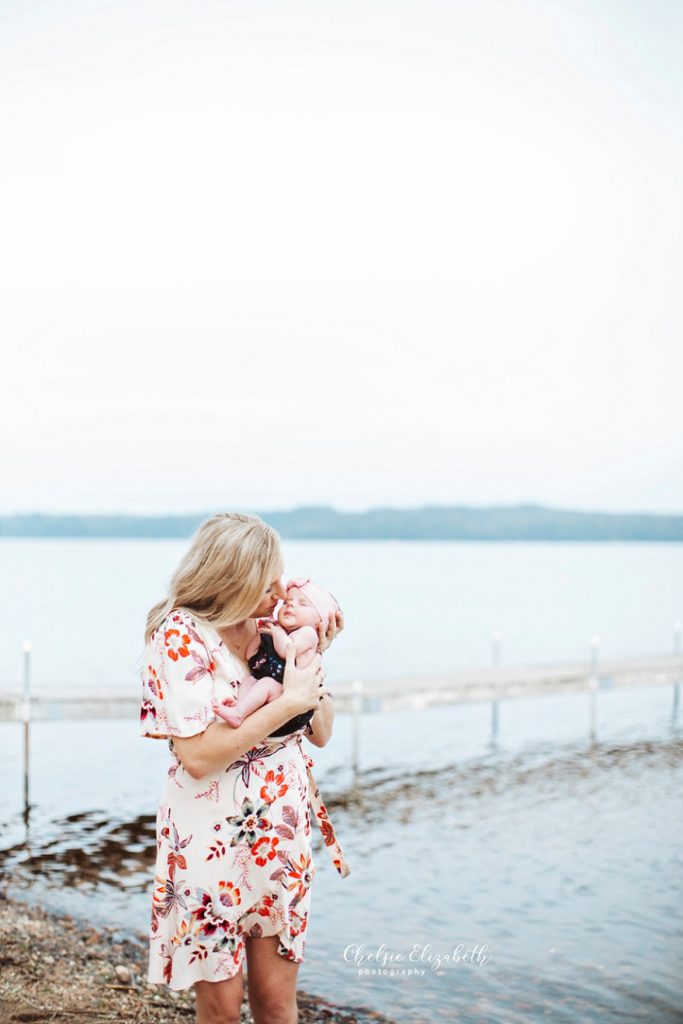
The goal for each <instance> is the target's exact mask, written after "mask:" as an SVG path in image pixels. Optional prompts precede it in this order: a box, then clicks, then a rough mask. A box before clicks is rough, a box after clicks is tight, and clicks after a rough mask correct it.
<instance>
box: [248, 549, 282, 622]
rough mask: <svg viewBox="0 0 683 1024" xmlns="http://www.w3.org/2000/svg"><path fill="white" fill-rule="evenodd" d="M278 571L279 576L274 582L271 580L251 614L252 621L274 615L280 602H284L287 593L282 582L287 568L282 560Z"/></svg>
mask: <svg viewBox="0 0 683 1024" xmlns="http://www.w3.org/2000/svg"><path fill="white" fill-rule="evenodd" d="M276 571H277V573H278V575H277V576H274V577H273V579H272V580H269V582H268V584H267V587H266V589H265V590H264V591H263V596H262V597H261V600H260V602H259V604H258V606H257V607H256V609H255V610H254V611H253V612H252V613H251V618H252V619H259V618H264V617H265V616H267V615H272V613H273V612H274V611H275V606H276V604H277V603H278V601H282V600H284V598H285V593H286V591H285V587H284V584H283V582H282V575H283V573H284V571H285V566H284V562H283V561H282V560H280V562H279V564H278V566H277V570H276Z"/></svg>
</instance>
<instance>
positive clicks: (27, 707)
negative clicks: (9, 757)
mask: <svg viewBox="0 0 683 1024" xmlns="http://www.w3.org/2000/svg"><path fill="white" fill-rule="evenodd" d="M22 650H23V653H24V699H23V701H22V705H21V718H22V721H23V723H24V820H25V822H26V823H27V824H28V816H29V807H30V802H29V801H30V792H29V769H30V738H31V641H30V640H24V643H23V647H22Z"/></svg>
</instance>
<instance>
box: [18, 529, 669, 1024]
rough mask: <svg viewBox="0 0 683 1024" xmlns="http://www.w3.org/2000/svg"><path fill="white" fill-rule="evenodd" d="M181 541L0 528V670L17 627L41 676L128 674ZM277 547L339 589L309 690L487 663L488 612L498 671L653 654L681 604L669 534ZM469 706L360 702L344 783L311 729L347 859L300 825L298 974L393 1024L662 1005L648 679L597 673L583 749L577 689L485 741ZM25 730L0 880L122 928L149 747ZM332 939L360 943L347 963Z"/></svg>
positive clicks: (663, 919)
mask: <svg viewBox="0 0 683 1024" xmlns="http://www.w3.org/2000/svg"><path fill="white" fill-rule="evenodd" d="M182 549H183V545H179V544H176V543H175V542H174V543H169V542H152V543H150V542H109V541H107V542H74V541H70V542H61V541H59V542H52V541H40V542H34V541H24V542H14V541H12V542H9V541H6V542H3V543H1V544H0V555H1V556H2V558H3V562H2V566H3V573H4V580H5V584H6V585H5V586H4V587H3V592H4V602H5V610H6V614H4V615H3V630H4V631H5V635H4V636H3V643H2V645H0V646H1V648H2V650H3V656H4V657H5V658H6V660H5V662H4V663H3V672H4V675H5V678H6V679H8V680H9V681H10V682H11V681H15V682H16V681H18V679H19V669H20V660H19V656H18V654H17V655H15V654H13V653H11V652H10V653H9V654H8V653H7V648H8V646H9V647H10V648H13V646H14V644H15V640H16V644H17V646H19V645H20V642H21V640H22V639H23V637H24V636H25V635H30V636H31V637H32V639H33V641H34V643H35V645H36V659H35V661H36V664H35V669H36V677H37V680H38V682H39V683H40V685H41V687H44V688H45V689H48V688H52V687H54V688H57V689H60V688H63V687H64V685H66V684H67V683H68V684H73V685H74V686H75V685H76V684H78V685H79V686H83V685H88V686H97V685H98V684H100V685H105V684H106V685H107V686H110V685H120V686H121V687H122V688H128V687H131V688H133V687H135V686H137V682H136V680H135V678H134V663H135V659H136V657H137V653H138V649H137V647H136V644H137V639H136V632H137V631H139V628H140V623H141V621H142V618H143V617H144V612H145V609H146V607H147V605H148V604H150V603H151V602H152V601H153V600H154V599H155V598H156V597H157V596H158V595H159V593H160V592H162V591H163V584H164V578H165V576H167V575H168V573H169V572H170V571H171V570H172V568H173V565H174V564H175V562H176V561H177V558H178V556H179V554H180V552H181V551H182ZM286 555H287V563H288V566H287V567H288V571H289V572H291V573H292V574H293V573H301V572H307V573H308V572H310V573H311V574H312V575H314V576H316V577H319V578H320V579H321V581H324V582H326V583H327V584H328V586H330V588H331V589H333V590H334V592H335V593H336V594H337V595H338V597H339V599H340V601H341V603H342V607H344V610H345V613H346V619H347V629H346V630H345V632H344V634H343V635H342V637H340V639H339V641H338V650H337V652H336V662H335V663H334V668H333V670H332V671H330V683H331V684H332V685H333V679H334V674H333V673H336V674H337V675H338V677H339V678H348V677H351V676H358V675H361V676H364V677H369V676H370V675H372V674H373V673H374V674H376V675H382V674H386V673H387V672H394V671H418V670H419V669H421V668H424V667H425V665H426V666H427V667H428V668H429V669H431V670H434V671H440V670H444V669H445V668H459V667H465V666H468V665H477V664H480V665H486V664H488V663H489V658H490V652H489V643H490V632H491V630H492V629H500V630H501V632H502V633H503V652H504V660H506V661H509V662H533V661H549V660H554V659H556V658H558V659H559V658H572V657H580V656H584V655H585V654H586V650H587V641H588V638H589V637H590V635H591V633H592V632H594V631H596V630H597V631H598V632H600V633H601V635H602V636H603V644H604V653H605V655H615V656H616V655H621V654H637V653H646V652H657V651H666V650H667V649H670V643H671V624H672V622H673V620H674V619H675V618H676V617H678V616H680V613H681V608H682V607H683V592H682V589H683V571H682V570H683V546H678V545H587V544H586V545H568V544H558V545H546V544H542V545H535V544H534V545H516V544H510V545H507V544H505V545H503V544H493V545H488V544H473V545H460V544H453V545H450V544H387V545H382V544H355V543H338V544H337V543H334V544H328V543H318V544H315V543H310V544H309V543H305V544H304V543H300V544H296V545H292V544H289V545H286ZM10 598H11V600H10ZM437 616H438V617H437ZM102 623H104V624H105V627H104V630H103V629H102ZM378 631H379V632H378ZM95 635H97V636H99V637H100V638H102V637H104V640H100V642H98V646H97V647H96V648H95V647H94V646H93V642H92V637H93V636H95ZM380 636H381V639H380ZM407 636H415V637H416V638H417V640H416V643H415V644H413V645H410V644H407V643H406V637H407ZM444 637H445V638H447V639H448V641H449V642H448V644H447V645H444ZM332 654H333V650H331V651H330V652H329V654H328V655H326V661H327V663H328V666H331V665H332V657H331V656H332ZM490 715H491V712H490V706H489V705H487V704H484V703H482V704H468V705H460V706H452V707H446V708H431V709H426V710H423V711H420V712H419V713H417V712H408V711H402V712H391V713H385V714H382V715H377V714H366V715H364V716H363V719H362V722H361V740H360V752H361V757H360V773H359V776H358V777H357V778H354V776H353V773H352V771H351V769H350V751H351V733H350V719H349V717H348V716H346V715H338V717H337V720H336V723H335V734H334V737H333V739H332V741H331V743H330V744H329V745H328V746H327V747H325V748H324V749H322V750H318V749H317V748H313V747H309V748H308V749H309V750H310V752H311V754H312V756H313V759H314V761H315V769H314V773H315V776H316V779H317V781H318V783H319V785H320V788H321V791H322V794H323V798H324V800H325V803H326V804H327V806H328V808H329V810H330V813H331V816H332V818H333V821H334V824H335V828H336V829H337V833H338V836H339V839H340V841H341V843H342V846H343V848H344V852H345V854H346V856H347V859H348V861H349V864H350V866H351V870H352V874H351V875H350V876H349V877H348V878H346V879H341V878H340V877H339V875H338V874H337V873H336V871H334V869H333V867H332V864H331V862H330V861H329V858H328V856H327V854H326V852H325V850H324V849H322V846H321V841H320V836H319V833H318V832H317V830H315V829H314V859H315V861H316V863H317V865H318V872H317V874H316V880H315V886H314V891H313V897H312V907H311V922H310V932H309V937H308V943H307V949H306V963H305V964H303V965H302V967H301V969H300V972H299V980H300V985H301V987H302V988H304V989H306V990H308V991H310V992H315V993H318V994H320V995H321V996H324V997H326V998H328V999H330V1000H332V1001H334V1002H338V1003H343V1004H345V1005H363V1004H364V1005H366V1006H370V1007H373V1008H375V1009H377V1010H381V1011H383V1012H385V1013H387V1014H388V1015H390V1016H392V1017H393V1018H394V1019H395V1020H396V1021H399V1022H401V1024H403V1022H405V1024H409V1022H410V1024H426V1022H430V1024H432V1022H434V1021H439V1020H453V1021H455V1020H457V1021H460V1022H464V1024H498V1022H501V1024H503V1022H504V1024H518V1022H519V1024H524V1022H527V1021H537V1020H538V1021H540V1020H550V1021H553V1022H556V1021H557V1022H565V1021H566V1022H572V1024H578V1022H582V1024H583V1022H591V1024H592V1022H596V1024H602V1022H617V1021H618V1022H624V1021H640V1020H642V1021H647V1022H653V1021H657V1022H660V1021H662V1022H669V1021H671V1022H674V1021H677V1022H680V1021H681V1020H683V986H682V985H681V980H680V979H681V972H680V964H681V960H682V954H683V925H682V923H681V916H680V912H679V908H680V906H681V902H682V899H683V863H682V860H683V854H682V851H683V814H682V813H681V812H682V811H683V806H682V803H683V801H682V798H681V793H683V737H682V736H681V724H680V718H679V717H678V716H677V715H676V714H674V710H673V693H672V688H671V687H651V688H643V689H636V690H628V691H625V690H604V691H600V693H599V701H598V727H597V737H598V741H597V743H596V744H591V743H590V742H589V740H588V727H589V709H588V704H587V697H586V695H585V694H568V695H563V696H546V697H536V698H529V699H526V700H509V701H503V702H502V703H501V708H500V729H499V734H498V736H497V739H496V740H495V742H492V739H491V736H490ZM31 749H32V779H31V784H32V791H31V792H32V804H33V809H32V816H31V823H30V830H29V832H28V834H26V830H25V827H24V824H23V822H22V818H21V795H22V782H21V727H20V726H19V725H18V724H17V723H0V772H1V773H2V776H1V777H2V780H3V785H2V787H1V788H0V870H1V871H2V878H3V880H4V882H5V884H9V886H10V890H11V891H13V892H15V893H17V894H18V895H20V896H22V897H23V898H27V899H37V900H38V899H39V900H41V901H42V902H44V903H46V904H47V905H48V906H50V907H52V908H54V909H61V910H66V911H68V912H69V913H72V914H75V915H76V916H80V917H84V918H87V919H89V920H92V921H93V922H94V923H96V924H98V925H104V924H109V925H115V926H117V927H118V928H120V929H121V930H122V931H125V932H127V933H132V934H138V935H139V934H141V933H142V934H144V933H145V932H146V929H147V924H148V919H149V905H150V900H151V882H152V876H151V871H152V864H153V858H154V852H155V845H154V817H155V812H156V804H157V800H158V796H159V793H160V790H161V785H162V780H163V777H164V773H165V770H166V766H167V764H168V759H169V752H168V749H167V747H166V745H165V743H163V742H155V741H152V740H149V739H142V738H140V737H139V736H138V733H137V722H134V721H106V722H98V721H89V722H83V721H81V722H64V721H55V722H38V723H35V724H34V726H33V727H32V748H31ZM354 947H356V948H357V947H365V948H364V949H361V950H360V953H359V956H365V957H366V958H367V957H368V955H369V954H374V955H375V958H376V959H375V961H373V960H371V959H370V960H369V959H365V961H364V962H363V963H361V964H358V963H354V962H353V953H354ZM483 947H486V949H483ZM458 950H459V955H460V959H459V961H458V962H455V963H450V962H448V961H447V960H446V959H445V958H446V957H447V956H450V955H452V954H453V952H454V951H456V953H457V952H458ZM467 950H474V954H473V955H472V957H471V959H472V961H473V962H469V961H466V960H463V959H462V956H463V954H464V953H465V952H466V951H467ZM383 956H384V957H385V958H388V957H390V956H392V957H393V961H389V960H388V959H386V961H385V963H384V964H382V962H381V961H382V957H383ZM411 956H413V957H417V960H416V959H412V960H411V959H410V958H411ZM420 957H421V960H420ZM439 957H440V958H441V962H440V963H439V962H438V958H439ZM377 960H379V963H378V962H377ZM359 970H363V971H365V970H368V971H370V972H372V971H375V973H368V974H359ZM391 971H393V972H394V973H391ZM421 971H422V972H423V973H420V972H421ZM377 972H380V973H377ZM382 972H383V973H382ZM408 972H411V973H408Z"/></svg>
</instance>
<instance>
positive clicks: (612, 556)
mask: <svg viewBox="0 0 683 1024" xmlns="http://www.w3.org/2000/svg"><path fill="white" fill-rule="evenodd" d="M283 547H284V553H285V559H286V565H287V575H311V576H312V577H313V578H314V579H316V580H317V581H319V582H320V583H322V584H324V585H326V586H327V587H328V588H329V589H330V590H332V592H333V593H334V594H335V595H336V596H337V598H338V600H339V602H340V604H341V606H342V608H343V609H344V613H345V618H346V629H345V630H344V633H343V634H342V635H341V636H340V637H339V639H338V640H337V642H336V643H335V644H334V645H333V647H332V648H331V649H330V650H329V651H328V652H327V654H326V655H325V661H326V668H327V671H328V678H329V684H330V685H331V686H333V685H334V677H335V675H336V676H337V677H338V678H339V679H344V680H348V679H352V678H358V677H360V678H363V679H372V678H378V677H382V676H386V675H392V674H395V673H398V674H412V673H415V672H422V671H424V672H427V673H429V672H448V671H453V670H456V669H459V668H473V667H484V666H487V665H489V664H490V663H491V635H492V633H493V632H494V631H498V632H500V633H501V635H502V642H501V653H502V660H503V662H504V663H507V664H525V663H531V662H546V661H558V660H565V659H567V660H574V659H577V658H584V657H585V658H587V657H588V651H589V644H590V638H591V636H592V635H593V634H594V633H598V634H599V635H600V637H601V642H602V647H601V652H602V654H603V655H604V656H605V657H612V656H620V655H630V654H633V655H638V654H650V653H662V654H664V653H669V652H670V651H671V649H672V630H673V623H674V620H676V619H680V618H683V544H645V543H643V544H640V543H639V544H626V543H623V544H622V543H612V544H602V543H580V544H574V543H571V544H570V543H557V544H553V543H534V544H526V543H497V542H494V543H446V542H444V543H441V542H438V543H437V542H435V543H425V542H377V541H361V542H356V541H297V542H293V541H287V542H285V543H284V545H283ZM185 549H186V544H185V543H184V542H180V541H165V540H159V541H148V540H140V541H137V540H136V541H131V540H101V541H100V540H92V541H91V540H49V539H45V540H10V539H5V540H0V578H1V579H2V587H1V588H0V600H1V601H2V605H1V608H0V611H1V615H0V624H1V625H0V630H1V633H0V689H17V688H18V687H19V685H20V680H21V659H22V655H21V645H22V641H23V640H24V639H26V638H30V639H31V640H32V642H33V657H32V676H33V680H34V683H35V686H36V689H38V690H43V691H45V690H53V691H59V690H65V689H67V688H68V689H69V690H71V689H75V690H78V691H80V692H83V691H84V690H90V689H93V688H96V687H97V686H107V687H120V688H121V689H122V691H126V690H127V691H128V692H131V693H134V694H137V685H138V684H137V665H138V660H139V658H140V656H141V653H142V641H141V634H142V630H143V624H144V620H145V617H146V613H147V610H148V608H149V607H150V606H151V605H152V604H153V603H154V602H155V601H157V600H159V599H160V597H162V596H163V594H164V593H165V592H166V585H167V582H168V578H169V576H170V575H171V573H172V572H173V570H174V568H175V567H176V565H177V563H178V561H179V559H180V557H181V555H182V554H183V552H184V551H185Z"/></svg>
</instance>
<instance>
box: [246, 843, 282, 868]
mask: <svg viewBox="0 0 683 1024" xmlns="http://www.w3.org/2000/svg"><path fill="white" fill-rule="evenodd" d="M279 842H280V840H279V839H278V838H277V837H273V836H263V838H261V839H257V840H256V842H255V843H254V845H253V846H252V848H251V852H252V854H253V855H254V857H255V859H256V863H257V864H258V866H259V867H260V868H262V867H264V865H266V864H267V863H268V861H269V860H273V859H274V858H275V856H276V854H277V849H276V847H277V845H278V843H279Z"/></svg>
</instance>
